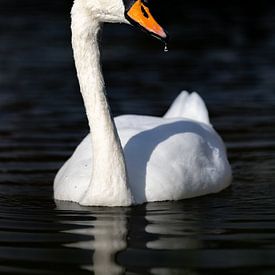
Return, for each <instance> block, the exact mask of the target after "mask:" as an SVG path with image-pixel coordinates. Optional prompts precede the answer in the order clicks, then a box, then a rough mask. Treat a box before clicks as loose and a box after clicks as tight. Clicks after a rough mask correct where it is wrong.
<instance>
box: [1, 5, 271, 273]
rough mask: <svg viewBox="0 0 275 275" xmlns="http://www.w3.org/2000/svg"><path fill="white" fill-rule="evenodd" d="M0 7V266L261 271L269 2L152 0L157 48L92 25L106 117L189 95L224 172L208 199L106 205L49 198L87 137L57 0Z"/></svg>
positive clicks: (267, 255)
mask: <svg viewBox="0 0 275 275" xmlns="http://www.w3.org/2000/svg"><path fill="white" fill-rule="evenodd" d="M180 2H183V1H180ZM221 2H223V1H221ZM240 2H242V1H240ZM0 4H1V10H0V122H1V123H0V273H1V274H14V273H16V274H89V273H91V272H92V270H94V273H95V274H120V273H124V272H126V273H127V274H160V275H162V274H275V198H274V197H275V196H274V194H275V172H274V167H275V127H274V122H275V110H274V108H275V51H274V48H275V5H273V4H270V2H267V1H261V3H257V5H256V4H255V6H253V5H252V4H250V6H246V5H244V4H241V3H239V2H238V3H235V2H234V1H231V2H230V3H224V2H223V3H220V4H218V5H217V6H216V5H213V4H212V5H210V6H209V5H207V4H206V3H204V2H203V1H192V2H191V1H184V3H181V4H179V1H174V2H173V1H172V2H171V3H170V5H169V7H166V6H165V1H162V2H160V5H161V7H162V15H163V22H164V23H166V25H167V28H168V29H169V30H170V34H171V36H172V41H171V44H170V51H169V53H164V52H163V46H162V45H161V44H160V43H159V42H158V41H155V40H152V39H150V38H148V37H146V36H144V35H143V34H141V33H138V32H136V31H133V30H132V29H131V28H130V27H129V26H119V25H116V26H113V25H112V26H111V25H106V26H105V28H104V36H103V64H104V74H105V77H106V83H107V87H108V95H109V99H110V103H111V107H112V110H113V113H114V114H115V115H118V114H124V113H137V114H150V115H162V114H163V113H164V112H165V110H166V108H167V107H168V106H169V104H170V103H171V101H172V99H173V98H174V97H175V96H176V95H177V94H178V93H179V92H180V91H181V90H182V89H187V90H189V91H193V90H196V91H198V92H199V93H200V94H201V95H202V97H203V98H204V99H205V101H206V103H207V105H208V107H209V111H210V114H211V118H212V123H213V124H214V126H215V128H216V129H217V130H218V132H219V133H220V134H221V135H222V137H223V139H224V140H225V142H226V145H227V148H228V153H229V158H230V162H231V164H232V167H233V171H234V182H233V185H232V187H231V188H229V189H227V190H226V191H224V192H222V193H220V194H217V195H212V196H206V197H202V198H196V199H192V200H185V201H181V202H173V203H171V202H169V203H168V202H167V203H153V204H148V205H143V206H138V207H132V208H128V209H121V208H118V209H109V208H93V207H92V208H81V207H79V206H77V205H75V204H58V205H56V204H55V202H54V201H53V199H52V196H53V194H52V181H53V178H54V176H55V173H56V171H57V170H58V168H59V167H60V166H61V165H62V163H63V162H64V161H65V160H66V159H67V158H68V157H69V156H70V155H71V153H72V152H73V150H74V148H75V147H76V145H77V144H78V143H79V142H80V141H81V139H82V138H83V137H84V136H85V135H86V134H87V132H88V128H87V121H86V118H85V115H84V109H83V105H82V101H81V98H80V95H79V92H78V84H77V80H76V77H75V71H74V67H73V62H72V52H71V49H70V37H69V35H70V33H69V6H70V2H69V1H68V2H66V3H62V1H59V2H58V1H52V2H50V1H49V2H48V3H47V2H46V1H44V0H43V1H42V0H41V1H39V3H38V1H21V2H19V3H18V1H17V3H16V2H15V1H3V0H1V1H0ZM172 11H173V13H172Z"/></svg>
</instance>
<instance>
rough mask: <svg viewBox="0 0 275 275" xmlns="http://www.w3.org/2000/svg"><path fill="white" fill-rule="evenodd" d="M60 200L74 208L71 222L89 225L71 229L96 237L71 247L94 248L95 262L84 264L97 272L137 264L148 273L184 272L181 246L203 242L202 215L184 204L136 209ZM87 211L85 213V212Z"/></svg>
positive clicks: (117, 271) (119, 270) (120, 271)
mask: <svg viewBox="0 0 275 275" xmlns="http://www.w3.org/2000/svg"><path fill="white" fill-rule="evenodd" d="M56 203H57V209H58V210H63V211H64V210H66V212H65V213H68V211H69V213H70V214H69V217H68V220H66V221H65V222H66V223H71V224H74V225H81V226H83V228H81V229H73V230H70V231H69V232H70V233H75V234H82V235H88V236H90V237H91V239H90V241H83V242H75V243H70V244H67V245H66V246H70V247H76V248H81V249H87V250H93V256H92V259H91V265H89V266H85V267H83V268H85V269H86V270H90V271H93V272H94V273H95V274H110V275H111V274H124V273H125V270H126V269H127V271H129V272H133V273H135V272H136V269H137V268H138V271H139V272H142V273H147V274H148V273H151V274H168V275H170V274H183V273H182V272H183V271H185V269H184V270H183V269H182V268H184V265H185V258H182V259H181V258H180V259H181V260H182V263H178V262H177V260H176V259H179V253H178V251H181V253H180V254H182V252H184V251H185V250H187V251H188V250H190V249H198V248H201V246H202V244H201V241H200V240H199V239H198V238H197V237H196V236H197V233H198V230H199V229H198V228H199V226H198V224H197V221H198V219H199V218H198V217H197V216H196V212H195V211H193V210H192V211H186V210H184V208H183V204H182V203H151V204H147V205H142V206H137V207H132V208H103V207H101V208H98V207H82V206H79V205H78V204H74V203H66V202H56ZM79 211H82V212H79ZM83 211H85V213H86V214H85V215H84V214H83V215H82V214H81V213H83ZM194 212H195V213H194ZM79 213H80V214H79ZM74 214H76V215H77V217H79V218H78V220H77V221H76V220H73V219H72V215H74ZM87 217H89V218H87ZM128 217H129V220H128ZM69 219H70V220H69ZM67 232H68V231H67ZM183 254H184V253H183ZM159 256H160V257H161V259H162V260H161V261H160V260H159V259H158V257H159ZM167 256H168V257H167ZM175 256H177V257H175ZM166 258H167V260H163V259H166ZM168 259H169V260H168ZM179 268H180V269H179ZM178 269H179V272H180V273H178V272H177V270H178ZM188 272H190V269H189V270H188ZM190 274H195V273H193V271H192V272H191V273H190Z"/></svg>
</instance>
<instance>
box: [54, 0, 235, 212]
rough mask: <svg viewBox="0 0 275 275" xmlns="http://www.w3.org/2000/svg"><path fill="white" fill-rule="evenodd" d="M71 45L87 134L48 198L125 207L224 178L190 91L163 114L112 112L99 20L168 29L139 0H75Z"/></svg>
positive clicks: (213, 186)
mask: <svg viewBox="0 0 275 275" xmlns="http://www.w3.org/2000/svg"><path fill="white" fill-rule="evenodd" d="M71 17H72V23H71V29H72V46H73V52H74V60H75V65H76V71H77V75H78V79H79V84H80V91H81V94H82V97H83V101H84V105H85V109H86V114H87V118H88V122H89V127H90V134H88V136H86V137H85V138H84V140H83V141H82V142H81V143H80V145H79V146H78V147H77V148H76V150H75V152H74V153H73V155H72V156H71V157H70V159H69V160H68V161H67V162H66V163H65V164H64V165H63V166H62V167H61V169H60V170H59V171H58V173H57V175H56V177H55V180H54V198H55V199H56V200H61V201H71V202H77V203H79V204H81V205H86V206H110V207H113V206H130V205H134V204H142V203H145V202H154V201H167V200H181V199H185V198H192V197H196V196H202V195H206V194H210V193H217V192H219V191H221V190H223V189H224V188H226V187H228V186H229V185H230V184H231V168H230V165H229V162H228V160H227V154H226V149H225V146H224V144H223V142H222V140H221V138H220V137H219V135H218V134H217V133H216V132H215V130H214V129H213V127H212V125H211V124H210V121H209V117H208V111H207V108H206V106H205V104H204V102H203V100H202V99H201V97H200V96H199V95H198V94H197V93H192V94H189V93H187V92H182V93H180V94H179V96H178V97H177V98H176V99H175V101H174V102H173V104H172V105H171V107H170V109H169V110H168V111H167V113H166V114H165V115H164V116H163V117H152V116H138V115H122V116H119V117H116V118H114V119H113V118H112V116H111V113H110V109H109V105H108V102H107V99H106V96H105V85H104V80H103V76H102V72H101V65H100V51H99V44H98V34H99V31H100V30H101V27H102V24H103V23H104V22H110V23H127V24H131V25H134V26H136V27H138V28H140V29H142V30H143V31H144V32H147V33H148V34H150V35H152V36H154V37H156V38H159V39H160V40H162V41H164V42H165V43H166V42H167V40H168V34H167V33H166V32H165V30H164V29H163V28H162V27H161V26H160V25H159V24H158V23H157V21H156V20H155V19H154V17H153V16H152V14H151V12H150V10H149V7H148V4H147V1H145V0H75V1H74V4H73V7H72V11H71Z"/></svg>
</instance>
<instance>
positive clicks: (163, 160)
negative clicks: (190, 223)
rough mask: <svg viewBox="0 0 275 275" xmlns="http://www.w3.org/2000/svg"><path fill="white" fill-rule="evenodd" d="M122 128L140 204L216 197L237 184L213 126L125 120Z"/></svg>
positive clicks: (183, 121)
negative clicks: (232, 184)
mask: <svg viewBox="0 0 275 275" xmlns="http://www.w3.org/2000/svg"><path fill="white" fill-rule="evenodd" d="M116 125H117V127H118V129H119V135H120V139H121V142H122V146H123V148H124V155H125V159H126V163H127V169H128V174H129V182H130V186H131V191H132V193H133V195H134V198H135V200H136V202H137V203H142V202H146V201H162V200H179V199H184V198H191V197H196V196H201V195H205V194H209V193H216V192H219V191H221V190H222V189H224V188H226V187H227V186H228V185H229V184H230V182H231V169H230V165H229V163H228V161H227V156H226V151H225V147H224V145H223V142H222V140H221V139H220V137H219V136H218V135H217V133H216V132H215V130H214V129H213V128H212V126H210V125H208V124H205V123H200V122H196V121H194V120H190V119H184V118H165V119H163V118H156V117H145V116H121V117H118V118H116Z"/></svg>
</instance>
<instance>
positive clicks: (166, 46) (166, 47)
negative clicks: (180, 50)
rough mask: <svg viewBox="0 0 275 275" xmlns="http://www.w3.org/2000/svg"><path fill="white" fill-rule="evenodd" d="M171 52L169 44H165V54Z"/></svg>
mask: <svg viewBox="0 0 275 275" xmlns="http://www.w3.org/2000/svg"><path fill="white" fill-rule="evenodd" d="M168 51H169V49H168V45H167V44H165V47H164V52H166V53H167V52H168Z"/></svg>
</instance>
